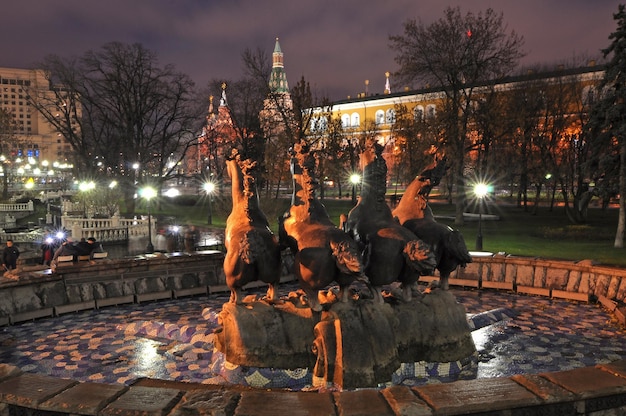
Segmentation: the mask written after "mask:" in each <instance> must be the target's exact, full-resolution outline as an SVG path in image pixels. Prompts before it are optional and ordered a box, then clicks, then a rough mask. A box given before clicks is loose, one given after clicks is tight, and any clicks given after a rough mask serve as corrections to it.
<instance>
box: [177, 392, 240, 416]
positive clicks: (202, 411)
mask: <svg viewBox="0 0 626 416" xmlns="http://www.w3.org/2000/svg"><path fill="white" fill-rule="evenodd" d="M240 396H241V395H240V394H239V393H238V392H236V391H232V390H227V389H220V390H191V391H189V392H187V393H185V395H184V396H183V398H182V399H181V401H180V402H179V403H178V404H177V405H176V407H175V408H174V409H173V410H172V413H170V415H171V416H187V415H210V416H218V415H232V414H234V412H235V408H236V407H237V402H238V401H239V398H240Z"/></svg>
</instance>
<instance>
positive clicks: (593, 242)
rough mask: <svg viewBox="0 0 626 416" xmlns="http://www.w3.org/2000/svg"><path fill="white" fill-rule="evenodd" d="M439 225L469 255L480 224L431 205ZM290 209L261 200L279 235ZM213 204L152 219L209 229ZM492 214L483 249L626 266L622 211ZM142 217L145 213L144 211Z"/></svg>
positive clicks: (344, 208) (510, 208) (221, 221)
mask: <svg viewBox="0 0 626 416" xmlns="http://www.w3.org/2000/svg"><path fill="white" fill-rule="evenodd" d="M323 202H324V205H325V206H326V208H327V211H328V213H329V215H330V217H331V219H332V221H333V222H334V223H335V224H339V215H340V214H342V213H348V212H349V211H350V209H351V208H352V206H353V205H352V203H351V200H350V199H349V198H347V199H346V198H344V199H340V200H339V199H326V200H324V201H323ZM229 204H230V201H228V200H219V199H217V200H214V201H213V202H212V204H211V210H212V214H213V215H212V219H213V221H212V223H213V225H212V226H213V227H218V228H223V227H225V221H226V217H227V215H228V213H229V212H230V205H229ZM431 206H432V210H433V213H434V214H435V216H436V218H437V221H439V222H440V223H444V224H447V225H449V226H451V227H453V228H457V229H459V230H460V231H461V233H462V234H463V236H464V238H465V242H466V244H467V247H468V249H469V250H474V248H475V242H476V235H477V231H478V221H475V220H474V221H466V222H465V224H464V225H462V226H457V225H455V224H454V221H453V220H452V219H451V217H453V216H454V209H455V207H454V206H453V205H450V204H445V203H436V202H435V203H432V204H431ZM288 207H289V200H288V199H281V200H275V199H262V200H261V208H262V209H263V211H264V212H265V214H266V216H267V217H268V219H269V221H270V227H271V228H272V230H273V231H274V232H276V231H277V218H278V217H279V216H280V215H282V213H283V212H285V210H286V209H287V208H288ZM208 208H209V205H208V201H207V200H206V198H198V199H185V200H183V201H182V202H176V200H168V199H164V200H163V201H162V202H161V204H160V206H159V207H158V208H157V207H154V208H153V210H152V214H153V215H154V216H155V217H157V218H159V219H161V220H164V219H166V218H168V217H169V218H174V219H175V221H176V222H177V223H178V224H181V225H186V224H194V225H197V226H201V227H206V226H207V223H208V218H207V217H208ZM488 212H489V213H492V214H496V215H498V217H499V219H498V220H490V219H486V218H485V219H484V220H483V221H482V234H483V249H484V250H485V251H490V252H494V253H497V252H505V253H507V254H511V255H515V256H530V257H541V258H550V259H562V260H574V261H578V260H585V259H589V260H593V261H594V262H596V263H600V264H606V265H616V266H626V249H616V248H613V242H614V239H615V231H616V228H617V215H618V212H617V208H611V209H608V210H607V211H603V210H601V209H600V208H595V207H592V208H590V210H589V221H588V223H587V224H584V225H572V224H570V223H569V221H568V219H567V217H566V215H565V212H564V208H563V207H555V208H554V210H552V211H550V210H549V209H548V207H547V206H546V207H540V208H539V212H538V214H537V215H532V213H531V212H525V211H524V210H523V209H522V208H518V207H516V206H515V204H510V203H507V201H504V200H501V201H498V202H497V203H495V202H492V203H491V204H490V205H489V208H488ZM137 213H145V212H142V210H141V209H140V207H139V208H138V210H137Z"/></svg>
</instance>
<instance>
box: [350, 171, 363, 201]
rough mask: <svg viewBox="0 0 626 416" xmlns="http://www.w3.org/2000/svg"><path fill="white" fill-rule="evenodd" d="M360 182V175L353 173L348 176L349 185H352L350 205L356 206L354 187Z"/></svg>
mask: <svg viewBox="0 0 626 416" xmlns="http://www.w3.org/2000/svg"><path fill="white" fill-rule="evenodd" d="M359 182H361V175H359V174H358V173H353V174H352V175H350V183H352V203H353V204H356V186H357V185H358V184H359Z"/></svg>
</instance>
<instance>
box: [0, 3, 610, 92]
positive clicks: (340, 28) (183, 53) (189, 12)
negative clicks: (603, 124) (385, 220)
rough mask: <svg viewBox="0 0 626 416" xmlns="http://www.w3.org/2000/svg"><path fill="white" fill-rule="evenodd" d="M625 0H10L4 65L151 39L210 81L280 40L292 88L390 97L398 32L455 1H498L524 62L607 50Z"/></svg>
mask: <svg viewBox="0 0 626 416" xmlns="http://www.w3.org/2000/svg"><path fill="white" fill-rule="evenodd" d="M619 3H620V1H614V0H523V1H520V0H465V1H450V2H444V1H441V0H383V1H380V0H379V1H373V0H306V1H303V0H265V1H263V0H107V1H95V0H19V1H17V0H10V1H5V2H4V4H3V5H2V8H1V9H0V10H1V13H2V18H1V24H0V67H10V68H14V67H16V68H24V67H32V66H33V65H34V64H35V63H36V62H38V61H41V60H42V58H43V57H44V56H46V55H47V54H57V55H61V56H65V57H71V56H78V55H82V54H83V53H84V52H86V51H87V50H90V49H98V48H100V47H101V46H102V45H103V44H105V43H107V42H111V41H120V42H123V43H135V42H138V43H141V44H142V45H143V46H145V47H146V48H148V49H150V50H153V51H155V52H156V53H157V55H158V57H159V61H160V63H161V64H170V63H172V64H174V65H175V66H176V68H177V69H178V70H180V71H182V72H184V73H186V74H188V75H190V76H191V77H192V78H193V79H194V81H195V82H196V83H197V84H198V86H200V87H204V86H205V85H206V84H207V82H208V81H209V80H212V79H238V78H240V77H241V76H242V70H241V69H242V60H241V54H242V52H243V51H244V50H245V49H246V48H250V49H252V50H255V49H256V48H257V47H261V48H263V49H265V50H267V53H268V55H269V54H271V52H272V50H273V48H274V42H275V38H276V37H278V38H279V39H280V44H281V47H282V50H283V53H284V55H285V58H284V59H285V69H286V71H287V77H288V81H289V82H290V85H292V86H293V85H295V83H296V82H297V81H298V80H299V79H300V78H301V77H302V76H304V77H305V78H306V79H307V80H308V81H309V83H310V84H311V85H312V87H313V88H314V89H315V91H316V93H317V94H318V95H326V96H328V97H330V98H331V99H342V98H345V97H346V96H347V95H352V96H354V95H356V94H357V93H359V92H362V91H364V90H365V86H364V84H365V80H366V79H367V80H369V81H370V85H369V92H370V93H376V92H380V93H382V91H383V89H384V83H385V75H384V74H385V71H390V72H393V71H395V70H396V69H397V66H396V64H395V62H394V56H395V53H394V52H393V51H391V50H389V36H390V35H399V34H403V23H404V22H406V21H407V20H408V19H416V20H421V21H422V22H423V23H424V24H426V25H428V24H430V23H431V22H433V21H435V20H438V19H440V18H442V17H443V11H444V9H445V7H446V6H453V7H456V6H457V5H459V6H460V7H461V12H462V14H465V13H466V12H468V11H472V12H479V11H484V10H485V9H486V8H488V7H491V8H493V9H494V10H495V11H497V12H501V13H503V15H504V21H505V22H506V23H507V27H508V29H509V30H514V31H515V32H517V33H518V34H519V35H521V36H523V37H524V39H525V47H524V50H525V51H526V52H527V56H526V58H524V61H523V62H522V63H523V64H524V65H528V66H531V65H536V64H540V65H557V64H560V63H566V62H571V61H572V60H573V59H574V58H576V59H579V58H581V57H583V58H584V59H587V58H594V57H599V56H600V55H601V54H600V49H602V48H605V47H607V46H608V45H609V40H608V36H609V34H610V33H611V32H613V31H614V30H615V28H616V24H615V21H614V20H613V14H614V13H616V12H617V8H618V4H619Z"/></svg>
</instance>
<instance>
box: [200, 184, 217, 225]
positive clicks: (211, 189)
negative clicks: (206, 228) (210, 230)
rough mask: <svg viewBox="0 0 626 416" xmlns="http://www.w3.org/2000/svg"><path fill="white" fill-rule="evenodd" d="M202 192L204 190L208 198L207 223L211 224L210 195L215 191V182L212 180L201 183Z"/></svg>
mask: <svg viewBox="0 0 626 416" xmlns="http://www.w3.org/2000/svg"><path fill="white" fill-rule="evenodd" d="M202 188H203V189H204V192H206V194H207V197H208V198H209V215H208V222H207V224H209V225H211V224H213V208H211V195H212V194H213V192H215V184H214V183H213V182H205V183H204V185H202Z"/></svg>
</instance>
